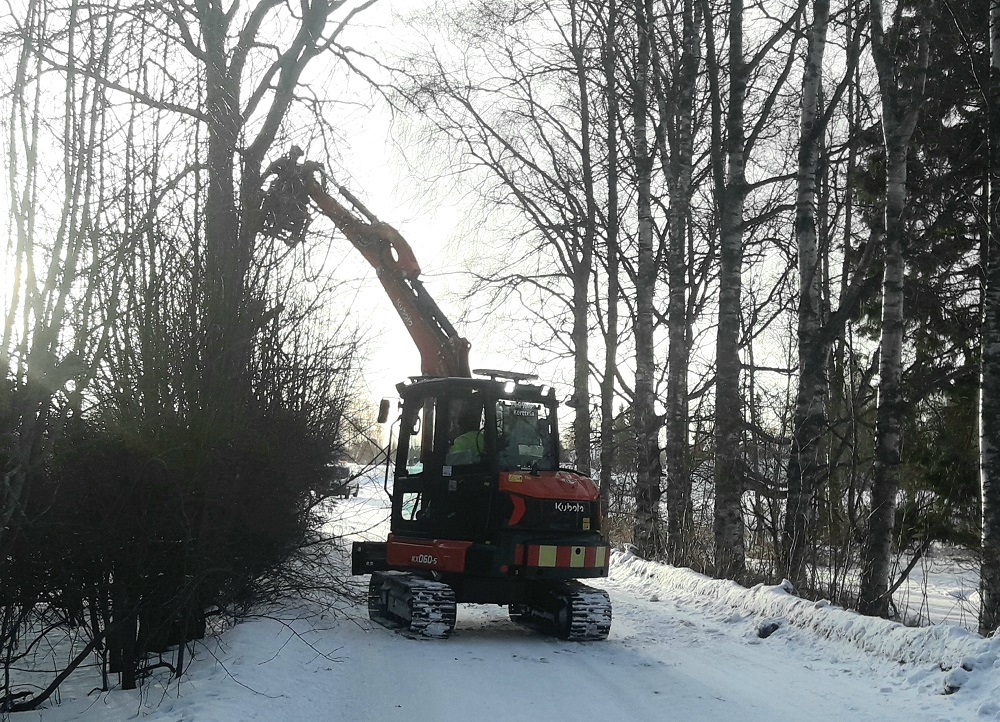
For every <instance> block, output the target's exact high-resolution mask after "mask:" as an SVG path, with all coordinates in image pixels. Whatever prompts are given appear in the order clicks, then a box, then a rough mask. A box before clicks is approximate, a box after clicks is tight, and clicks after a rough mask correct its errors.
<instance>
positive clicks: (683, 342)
mask: <svg viewBox="0 0 1000 722" xmlns="http://www.w3.org/2000/svg"><path fill="white" fill-rule="evenodd" d="M700 17H701V16H700V14H699V15H695V12H694V1H693V0H684V8H683V29H682V44H683V47H682V49H681V61H680V68H679V69H678V80H677V87H676V92H675V94H674V96H675V97H676V98H677V99H678V102H677V107H676V110H675V119H674V135H675V140H674V142H673V148H672V153H671V157H670V161H671V162H670V165H669V166H668V172H667V175H668V178H667V185H668V192H669V194H670V209H669V211H668V222H669V228H670V247H669V249H668V256H667V277H668V280H669V283H670V297H669V301H668V304H667V335H668V340H669V349H668V352H667V398H666V424H665V425H666V434H667V441H666V463H667V560H668V561H669V562H670V563H671V564H687V563H690V560H689V559H688V558H687V551H688V547H689V543H688V540H687V538H686V536H687V534H686V530H687V529H688V527H689V525H690V522H691V519H690V517H691V474H690V470H689V468H688V399H687V394H688V387H687V375H688V365H689V362H690V349H689V347H688V317H687V253H686V250H687V236H688V221H689V216H690V212H691V204H690V198H691V182H692V180H691V178H692V171H693V157H694V132H693V123H694V96H695V85H696V82H697V74H698V65H699V61H700V50H701V45H700V38H699V34H700V31H699V26H698V21H699V20H700Z"/></svg>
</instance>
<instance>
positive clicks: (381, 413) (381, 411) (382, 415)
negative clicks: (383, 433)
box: [378, 399, 390, 424]
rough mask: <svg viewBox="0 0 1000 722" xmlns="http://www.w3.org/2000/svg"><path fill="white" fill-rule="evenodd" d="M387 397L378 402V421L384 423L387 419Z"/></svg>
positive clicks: (388, 403)
mask: <svg viewBox="0 0 1000 722" xmlns="http://www.w3.org/2000/svg"><path fill="white" fill-rule="evenodd" d="M389 406H390V402H389V399H382V400H381V401H380V402H379V404H378V422H379V423H380V424H384V423H385V422H386V421H388V420H389Z"/></svg>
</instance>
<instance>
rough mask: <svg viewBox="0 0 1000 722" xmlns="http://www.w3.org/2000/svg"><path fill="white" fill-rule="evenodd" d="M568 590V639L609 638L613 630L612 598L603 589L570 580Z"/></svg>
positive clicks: (580, 640) (578, 640)
mask: <svg viewBox="0 0 1000 722" xmlns="http://www.w3.org/2000/svg"><path fill="white" fill-rule="evenodd" d="M566 586H568V587H570V588H569V589H568V590H567V592H566V600H567V605H568V609H569V615H570V622H569V634H568V636H567V637H566V638H567V639H570V640H573V641H577V642H589V641H598V640H601V639H607V638H608V633H609V632H610V631H611V598H610V597H609V596H608V593H607V592H606V591H604V590H603V589H594V588H593V587H588V586H587V585H586V584H581V583H580V582H570V583H568V584H567V585H566Z"/></svg>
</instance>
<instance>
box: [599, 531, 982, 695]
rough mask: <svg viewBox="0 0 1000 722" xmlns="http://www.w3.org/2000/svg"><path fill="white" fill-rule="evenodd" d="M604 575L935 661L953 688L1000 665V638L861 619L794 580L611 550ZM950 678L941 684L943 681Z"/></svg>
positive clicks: (875, 651) (687, 601) (888, 655)
mask: <svg viewBox="0 0 1000 722" xmlns="http://www.w3.org/2000/svg"><path fill="white" fill-rule="evenodd" d="M610 577H611V579H612V580H614V581H615V582H616V584H618V585H620V586H621V587H622V588H624V589H627V590H629V591H631V592H632V593H634V594H636V595H639V596H645V597H647V598H653V599H655V598H670V599H672V600H675V601H677V602H678V603H682V604H684V605H686V606H693V607H697V608H702V609H705V610H706V611H707V608H709V607H719V606H724V607H728V608H729V609H732V610H738V611H740V612H743V613H747V614H750V615H753V616H755V617H757V618H758V620H759V622H758V629H759V630H762V636H764V634H763V630H765V629H767V628H768V627H770V628H771V629H772V630H773V628H774V626H773V624H769V623H776V624H777V625H779V626H783V625H789V626H791V627H795V628H797V629H804V630H809V631H811V632H812V633H814V634H816V635H818V636H820V637H825V638H827V639H831V640H834V641H839V642H843V643H847V644H850V645H852V646H854V647H857V648H859V649H861V650H863V651H865V652H867V653H868V654H872V655H877V656H879V657H881V658H884V659H886V660H892V661H897V662H899V663H901V664H904V663H905V664H917V665H920V664H934V665H937V666H939V667H940V668H941V669H942V670H954V672H955V674H954V675H953V676H954V677H955V679H954V680H953V681H954V682H957V685H956V687H957V686H961V681H962V680H961V679H959V678H960V677H964V675H963V672H967V671H970V670H973V669H987V668H992V667H994V665H996V666H997V667H1000V663H998V660H1000V639H998V638H997V637H994V638H991V639H984V638H983V637H981V636H980V635H978V634H975V633H973V632H969V631H968V630H965V629H962V628H961V627H958V626H956V625H953V624H939V625H936V626H932V627H907V626H905V625H903V624H900V623H898V622H891V621H888V620H885V619H878V618H874V617H866V616H863V615H861V614H858V613H857V612H854V611H851V610H847V609H843V608H841V607H838V606H835V605H833V604H831V603H830V602H828V601H826V600H821V601H818V602H812V601H809V600H806V599H801V598H799V597H797V596H795V595H794V594H793V593H792V592H791V591H790V590H791V589H792V586H791V584H790V583H788V582H785V583H784V584H783V585H777V586H767V585H764V584H758V585H756V586H754V587H752V588H750V589H747V588H746V587H743V586H741V585H739V584H737V583H736V582H733V581H729V580H719V579H711V578H710V577H706V576H705V575H703V574H698V573H697V572H693V571H691V570H690V569H682V568H678V567H672V566H669V565H666V564H660V563H656V562H648V561H645V560H643V559H640V558H639V557H637V556H635V555H633V554H631V553H628V552H620V551H615V552H614V553H613V554H612V557H611V570H610ZM947 684H948V682H946V685H947Z"/></svg>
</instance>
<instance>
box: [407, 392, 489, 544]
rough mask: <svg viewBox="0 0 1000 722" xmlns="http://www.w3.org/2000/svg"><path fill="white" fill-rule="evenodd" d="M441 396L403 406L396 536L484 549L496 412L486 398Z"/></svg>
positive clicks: (454, 394) (474, 394)
mask: <svg viewBox="0 0 1000 722" xmlns="http://www.w3.org/2000/svg"><path fill="white" fill-rule="evenodd" d="M442 391H443V390H439V391H438V392H437V393H436V394H434V395H427V396H424V397H421V398H412V399H407V401H406V403H405V404H404V411H403V418H404V421H403V428H402V430H401V434H400V449H399V452H398V456H397V474H396V482H395V488H394V493H393V520H392V527H393V532H395V533H399V534H407V535H412V536H419V537H428V538H436V539H460V540H466V541H483V540H485V539H486V538H487V536H488V527H489V513H490V509H491V508H492V506H493V503H494V500H495V497H496V493H497V491H496V484H495V483H494V479H495V477H496V474H495V470H494V467H495V463H494V460H495V452H494V447H495V438H494V433H493V429H492V428H491V427H492V424H490V423H487V409H489V408H490V407H489V406H487V404H486V400H485V397H486V395H485V394H484V393H483V391H482V390H479V389H468V388H464V389H456V390H447V391H444V392H442ZM408 410H409V411H410V413H409V414H408V413H407V411H408ZM401 461H402V462H403V467H402V468H401V467H400V466H399V464H400V462H401Z"/></svg>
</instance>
